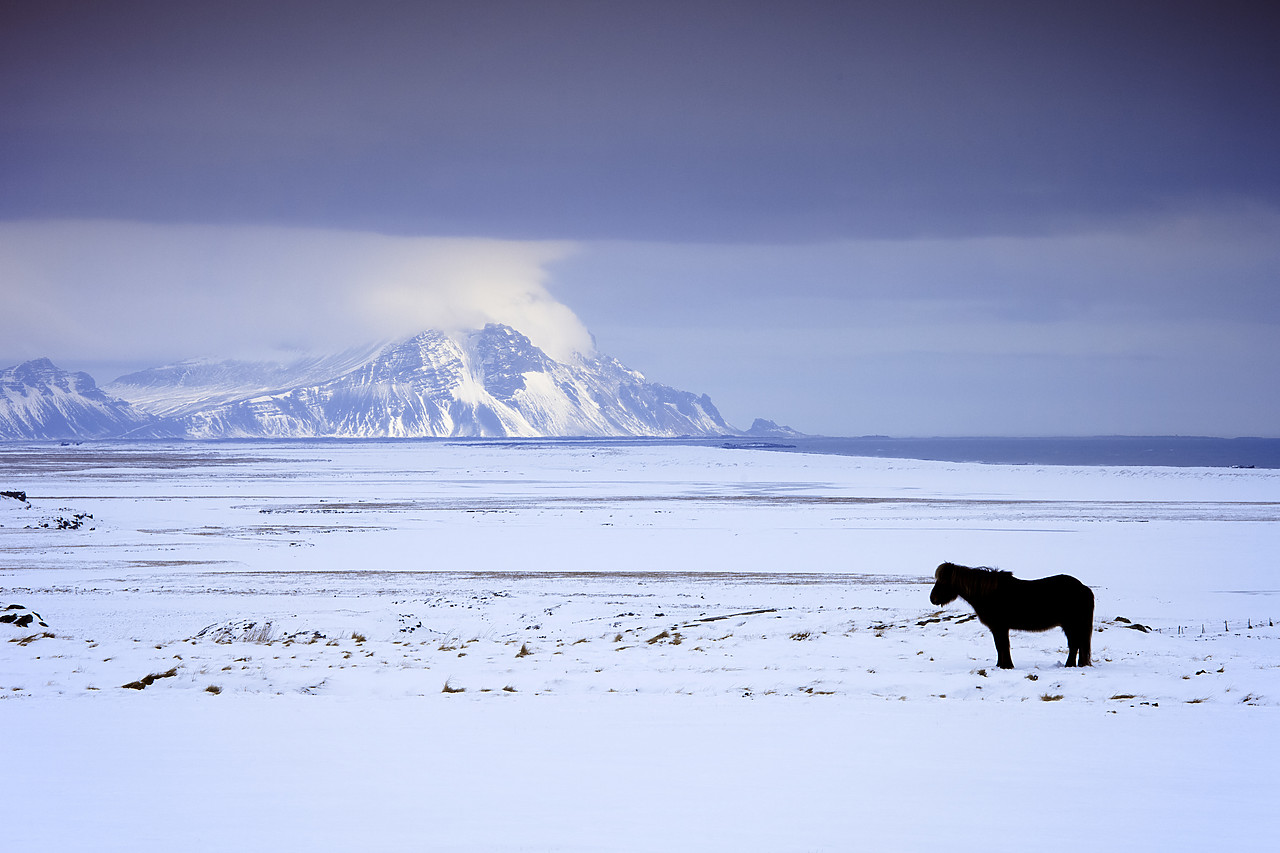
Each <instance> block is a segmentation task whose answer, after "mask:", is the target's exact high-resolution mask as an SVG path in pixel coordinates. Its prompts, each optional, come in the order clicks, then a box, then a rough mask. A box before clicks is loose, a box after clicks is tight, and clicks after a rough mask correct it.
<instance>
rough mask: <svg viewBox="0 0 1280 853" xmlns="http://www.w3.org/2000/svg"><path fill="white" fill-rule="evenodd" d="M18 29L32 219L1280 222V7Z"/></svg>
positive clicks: (115, 16) (642, 224) (632, 227)
mask: <svg viewBox="0 0 1280 853" xmlns="http://www.w3.org/2000/svg"><path fill="white" fill-rule="evenodd" d="M3 14H4V17H3V21H2V22H0V147H2V148H3V150H4V152H5V154H4V156H3V158H0V184H2V185H3V186H4V188H5V191H4V192H3V193H2V194H0V217H5V218H30V217H111V218H134V219H143V220H152V221H170V220H183V221H198V222H235V223H240V222H258V223H272V224H285V225H307V226H323V227H339V228H354V229H373V230H381V231H388V232H395V233H413V234H440V235H450V234H452V235H484V236H493V237H507V238H557V239H603V238H612V239H660V240H680V241H689V240H693V241H698V240H702V241H705V240H774V241H777V240H821V239H839V238H849V237H866V236H893V237H903V236H918V235H933V236H959V235H976V234H1008V233H1018V234H1034V233H1045V232H1051V231H1060V230H1071V229H1075V228H1078V227H1081V225H1082V223H1088V222H1091V221H1096V220H1098V219H1099V218H1102V219H1106V220H1114V219H1117V218H1124V217H1132V216H1149V215H1154V214H1158V213H1162V212H1165V211H1167V210H1169V209H1171V208H1177V207H1179V206H1183V205H1188V204H1203V203H1206V202H1222V201H1223V200H1240V199H1244V200H1251V201H1253V202H1256V203H1261V204H1265V205H1270V206H1277V205H1280V158H1276V157H1275V156H1274V151H1275V150H1276V149H1277V143H1278V142H1280V138H1278V134H1277V122H1278V119H1277V109H1276V106H1275V105H1276V104H1277V103H1280V58H1278V57H1280V51H1276V49H1275V44H1277V43H1280V30H1278V28H1277V23H1276V18H1277V16H1276V15H1275V13H1274V12H1272V11H1271V10H1270V9H1268V8H1267V6H1266V4H1254V3H1231V2H1226V3H1207V2H1205V3H1184V2H1152V3H1126V2H1112V3H1106V4H1102V3H1062V4H1048V3H1024V2H1016V3H989V2H981V3H960V2H937V3H929V2H894V3H858V2H835V3H822V2H810V3H804V2H798V3H742V2H733V3H705V2H704V3H671V4H663V3H656V4H655V3H629V4H624V3H531V2H515V3H493V2H482V3H417V4H414V3H387V2H371V3H370V2H366V3H350V4H340V3H321V2H305V3H302V2H271V3H263V2H254V3H244V2H219V3H175V2H156V3H137V2H123V3H65V2H56V1H55V2H44V3H29V4H13V3H10V4H6V6H5V12H4V13H3Z"/></svg>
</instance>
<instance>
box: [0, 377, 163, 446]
mask: <svg viewBox="0 0 1280 853" xmlns="http://www.w3.org/2000/svg"><path fill="white" fill-rule="evenodd" d="M156 420H157V419H156V418H155V417H153V416H152V415H149V414H147V413H145V412H142V411H139V410H138V409H136V408H134V407H133V406H132V405H130V404H129V403H127V402H125V401H124V400H118V399H115V398H113V397H109V396H108V395H107V394H105V393H103V391H102V390H101V389H100V388H98V386H97V385H96V384H95V383H94V381H93V377H91V376H90V375H89V374H87V373H70V372H68V371H65V370H61V369H59V368H58V367H56V366H55V365H54V363H53V362H51V361H50V360H49V359H47V358H40V359H36V360H34V361H28V362H24V363H22V364H19V365H18V366H16V367H10V368H8V369H6V370H0V439H76V438H108V437H114V436H120V435H124V434H126V433H129V432H131V431H133V430H136V429H140V428H147V427H151V426H153V425H155V423H156Z"/></svg>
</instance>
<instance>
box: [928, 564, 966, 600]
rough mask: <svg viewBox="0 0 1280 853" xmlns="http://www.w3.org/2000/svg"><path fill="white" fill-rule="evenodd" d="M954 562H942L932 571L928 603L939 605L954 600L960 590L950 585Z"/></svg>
mask: <svg viewBox="0 0 1280 853" xmlns="http://www.w3.org/2000/svg"><path fill="white" fill-rule="evenodd" d="M955 568H956V567H955V564H954V563H943V564H942V565H941V566H938V570H937V571H936V572H934V573H933V580H934V584H933V590H932V591H931V592H930V593H929V603H930V604H934V605H937V606H939V607H941V606H942V605H944V604H950V603H951V602H953V601H955V600H956V598H957V596H959V595H960V591H959V590H958V589H956V588H955V587H954V586H952V585H951V577H952V574H953V573H954V572H955Z"/></svg>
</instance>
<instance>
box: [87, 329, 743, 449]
mask: <svg viewBox="0 0 1280 853" xmlns="http://www.w3.org/2000/svg"><path fill="white" fill-rule="evenodd" d="M105 390H107V391H109V392H110V393H111V394H113V395H115V396H117V397H120V398H122V399H123V400H127V401H129V402H130V403H132V404H133V405H134V406H136V407H137V408H138V409H141V410H143V411H145V412H147V413H148V414H150V415H153V416H155V421H154V422H153V423H151V424H150V425H147V426H144V427H143V428H141V429H137V430H134V431H133V432H132V433H131V435H133V436H135V437H148V436H155V437H169V436H181V437H188V438H258V437H270V438H288V437H349V438H373V437H427V436H498V437H501V436H521V437H537V436H612V435H617V436H630V435H635V436H678V435H723V434H734V433H737V432H738V430H735V429H734V428H733V427H731V426H730V425H729V424H727V423H725V421H724V419H723V418H722V417H721V416H720V413H719V412H718V411H717V410H716V408H715V406H714V405H713V404H712V402H711V399H710V398H709V397H707V396H706V395H702V396H698V395H695V394H691V393H689V392H687V391H680V390H677V389H675V388H670V387H667V386H665V385H658V384H654V383H650V382H647V381H645V378H644V376H643V375H641V374H640V373H638V372H636V371H634V370H631V369H629V368H627V367H625V366H624V365H622V364H621V363H620V362H618V361H617V360H615V359H613V358H610V357H608V356H604V355H594V356H589V357H588V356H574V357H573V358H572V359H571V360H570V361H569V362H558V361H555V360H554V359H552V358H551V357H549V356H548V355H547V354H546V353H544V352H543V351H542V350H541V349H539V348H538V347H536V346H534V345H533V344H532V343H531V342H530V341H529V339H528V338H527V337H525V336H524V335H522V334H520V333H519V332H517V331H516V330H514V329H512V328H510V327H508V326H503V325H498V324H490V325H488V326H486V327H485V328H483V329H480V330H476V331H473V332H469V333H465V334H462V335H458V336H450V335H447V334H445V333H443V332H439V331H428V332H423V333H422V334H419V335H415V336H413V337H411V338H407V339H405V340H401V341H396V342H394V343H390V344H387V345H384V346H381V347H374V348H369V349H367V350H353V351H351V352H348V353H344V354H342V355H339V356H333V357H328V358H321V359H308V360H305V361H299V362H296V363H293V364H288V365H278V364H262V363H256V362H235V361H226V362H209V361H198V362H184V363H182V364H178V365H172V366H168V367H161V368H156V369H153V370H144V371H141V372H139V373H134V374H130V375H128V376H122V377H120V378H119V379H117V380H116V381H114V382H112V383H110V384H109V385H107V386H105Z"/></svg>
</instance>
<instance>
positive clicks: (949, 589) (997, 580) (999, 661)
mask: <svg viewBox="0 0 1280 853" xmlns="http://www.w3.org/2000/svg"><path fill="white" fill-rule="evenodd" d="M933 577H934V580H935V583H934V585H933V591H932V592H930V593H929V600H930V601H931V602H933V603H934V604H936V605H939V606H941V605H943V604H949V603H951V602H952V601H955V600H956V598H963V599H964V600H965V601H967V602H969V604H970V605H971V606H972V607H973V609H974V612H975V613H977V614H978V619H979V620H980V621H981V622H982V624H983V625H986V626H987V627H988V628H990V629H991V636H992V637H993V638H995V641H996V666H998V667H1000V668H1001V669H1013V658H1012V657H1010V656H1009V629H1011V628H1012V629H1014V630H1017V631H1047V630H1049V629H1050V628H1059V627H1060V628H1062V630H1063V631H1064V632H1065V633H1066V635H1067V666H1089V665H1090V664H1091V663H1092V661H1090V659H1089V641H1090V638H1091V636H1092V634H1093V591H1092V590H1090V589H1089V587H1087V586H1085V585H1084V584H1082V583H1080V581H1078V580H1076V579H1075V578H1073V577H1071V575H1054V576H1053V577H1051V578H1040V579H1039V580H1034V581H1024V580H1018V579H1017V578H1015V577H1014V576H1013V575H1012V574H1011V573H1009V572H1002V571H997V570H996V569H989V568H986V567H985V566H983V567H980V568H976V569H971V568H969V567H968V566H957V565H956V564H955V563H943V564H942V565H941V566H938V570H937V571H936V572H934V575H933Z"/></svg>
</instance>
